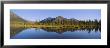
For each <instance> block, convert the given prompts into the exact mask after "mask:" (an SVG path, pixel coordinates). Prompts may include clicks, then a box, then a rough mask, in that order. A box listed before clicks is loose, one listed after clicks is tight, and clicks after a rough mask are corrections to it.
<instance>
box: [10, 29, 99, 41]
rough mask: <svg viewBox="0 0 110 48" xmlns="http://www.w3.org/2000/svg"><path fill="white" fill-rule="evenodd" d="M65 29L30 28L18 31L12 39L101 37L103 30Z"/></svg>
mask: <svg viewBox="0 0 110 48" xmlns="http://www.w3.org/2000/svg"><path fill="white" fill-rule="evenodd" d="M65 30H66V29H64V30H57V31H56V30H50V29H49V30H48V29H36V28H28V29H23V30H20V31H18V33H17V34H15V35H13V36H11V39H101V32H100V31H99V30H97V29H92V30H89V29H85V30H71V31H70V30H69V29H68V30H66V31H65Z"/></svg>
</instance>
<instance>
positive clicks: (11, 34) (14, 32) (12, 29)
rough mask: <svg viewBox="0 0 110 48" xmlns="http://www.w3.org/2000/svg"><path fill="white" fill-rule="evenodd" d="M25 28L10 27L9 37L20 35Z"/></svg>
mask: <svg viewBox="0 0 110 48" xmlns="http://www.w3.org/2000/svg"><path fill="white" fill-rule="evenodd" d="M25 29H26V28H23V27H22V28H21V27H16V28H14V27H11V28H10V37H11V36H14V35H16V34H18V33H20V32H21V31H23V30H25Z"/></svg>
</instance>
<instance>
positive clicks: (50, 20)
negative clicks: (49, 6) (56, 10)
mask: <svg viewBox="0 0 110 48" xmlns="http://www.w3.org/2000/svg"><path fill="white" fill-rule="evenodd" d="M78 21H79V20H77V19H74V18H72V19H67V18H64V17H62V16H58V17H56V18H51V17H48V18H46V19H44V20H42V21H40V22H41V23H46V22H48V23H49V22H58V23H60V22H78Z"/></svg>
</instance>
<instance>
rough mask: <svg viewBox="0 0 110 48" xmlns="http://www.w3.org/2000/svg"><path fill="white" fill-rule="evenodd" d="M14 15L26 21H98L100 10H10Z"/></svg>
mask: <svg viewBox="0 0 110 48" xmlns="http://www.w3.org/2000/svg"><path fill="white" fill-rule="evenodd" d="M11 11H12V12H14V13H15V14H16V15H18V16H20V17H21V18H23V19H25V20H28V21H41V20H43V19H45V18H48V17H52V18H55V17H57V16H62V17H64V18H67V19H70V18H75V19H78V20H94V19H97V20H100V19H101V10H100V9H11Z"/></svg>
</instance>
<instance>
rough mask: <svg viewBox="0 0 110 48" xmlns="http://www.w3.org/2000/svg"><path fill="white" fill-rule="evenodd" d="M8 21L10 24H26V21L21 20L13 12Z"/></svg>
mask: <svg viewBox="0 0 110 48" xmlns="http://www.w3.org/2000/svg"><path fill="white" fill-rule="evenodd" d="M10 21H11V22H27V21H26V20H24V19H22V18H21V17H19V16H18V15H16V14H15V13H13V12H10Z"/></svg>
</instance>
